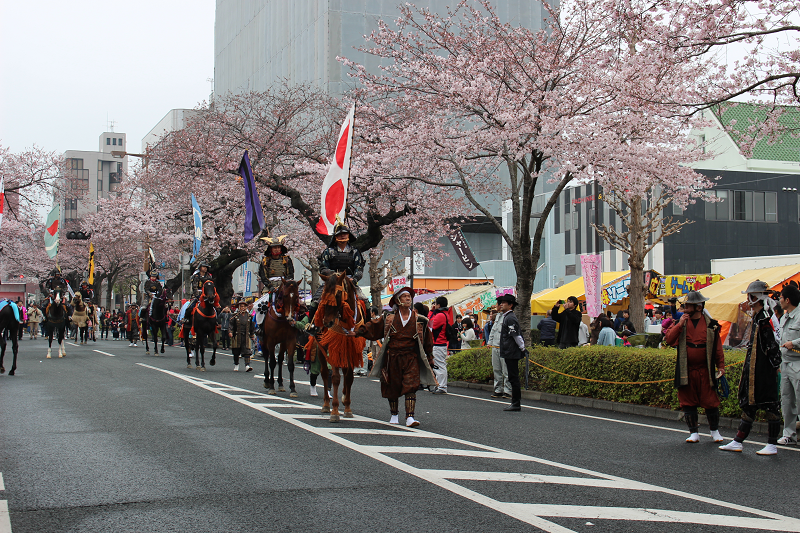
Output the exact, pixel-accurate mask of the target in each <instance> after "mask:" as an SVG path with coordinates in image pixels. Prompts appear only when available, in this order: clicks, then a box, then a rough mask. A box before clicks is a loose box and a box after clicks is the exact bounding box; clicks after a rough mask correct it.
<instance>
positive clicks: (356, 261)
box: [308, 222, 366, 324]
mask: <svg viewBox="0 0 800 533" xmlns="http://www.w3.org/2000/svg"><path fill="white" fill-rule="evenodd" d="M353 240H354V237H353V234H352V233H351V232H350V229H349V228H348V227H347V226H345V225H344V223H342V222H339V223H337V224H336V227H335V228H334V230H333V238H332V239H331V241H330V243H329V244H328V247H327V248H326V249H325V250H324V251H323V252H322V254H321V255H320V256H319V258H318V261H319V273H320V274H322V275H323V276H332V275H333V274H335V273H337V272H346V273H347V277H349V278H351V279H352V280H353V281H354V282H355V286H356V293H357V296H358V299H359V300H366V298H365V297H364V293H362V292H361V289H360V288H359V287H358V282H359V281H361V276H363V275H364V264H365V261H364V256H362V255H361V251H360V250H359V249H358V248H356V247H354V246H351V244H350V243H351V242H352V241H353ZM322 290H323V285H320V287H319V288H318V289H317V292H316V293H314V298H313V299H312V300H311V304H310V305H309V307H308V313H309V324H313V322H314V313H316V312H317V307H318V306H319V299H320V297H321V296H322Z"/></svg>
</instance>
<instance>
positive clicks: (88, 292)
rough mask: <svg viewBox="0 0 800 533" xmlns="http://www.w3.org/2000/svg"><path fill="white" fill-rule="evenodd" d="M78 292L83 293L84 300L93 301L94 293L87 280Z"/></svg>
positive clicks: (82, 282) (82, 283)
mask: <svg viewBox="0 0 800 533" xmlns="http://www.w3.org/2000/svg"><path fill="white" fill-rule="evenodd" d="M78 292H79V293H81V298H83V299H84V300H86V299H89V300H91V299H92V298H93V297H94V291H93V290H92V288H91V287H89V283H88V282H87V281H86V280H83V281H81V286H80V288H79V289H78Z"/></svg>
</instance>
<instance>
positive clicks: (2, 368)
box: [0, 366, 6, 374]
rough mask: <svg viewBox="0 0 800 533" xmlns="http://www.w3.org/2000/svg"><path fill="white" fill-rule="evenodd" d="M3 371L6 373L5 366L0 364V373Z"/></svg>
mask: <svg viewBox="0 0 800 533" xmlns="http://www.w3.org/2000/svg"><path fill="white" fill-rule="evenodd" d="M5 373H6V367H4V366H0V374H5Z"/></svg>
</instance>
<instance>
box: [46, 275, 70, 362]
mask: <svg viewBox="0 0 800 533" xmlns="http://www.w3.org/2000/svg"><path fill="white" fill-rule="evenodd" d="M53 294H54V297H53V298H51V300H50V303H48V304H47V307H46V308H45V310H44V316H45V319H46V320H47V342H48V344H47V358H48V359H50V352H51V349H52V347H53V334H54V333H56V334H57V335H56V338H57V339H58V348H59V350H58V356H59V357H66V355H67V349H66V348H64V332H65V331H66V329H67V321H68V320H69V311H68V310H67V305H66V304H65V303H64V301H63V300H62V299H61V291H60V290H54V291H53Z"/></svg>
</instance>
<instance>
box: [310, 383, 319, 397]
mask: <svg viewBox="0 0 800 533" xmlns="http://www.w3.org/2000/svg"><path fill="white" fill-rule="evenodd" d="M308 394H309V395H311V396H313V397H315V398H316V397H317V396H319V394H317V387H316V385H311V390H310V391H308Z"/></svg>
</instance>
